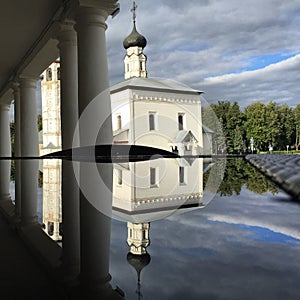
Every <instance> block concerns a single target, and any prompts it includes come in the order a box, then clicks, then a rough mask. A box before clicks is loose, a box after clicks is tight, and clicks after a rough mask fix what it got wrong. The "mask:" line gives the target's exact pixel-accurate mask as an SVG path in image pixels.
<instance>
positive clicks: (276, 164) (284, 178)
mask: <svg viewBox="0 0 300 300" xmlns="http://www.w3.org/2000/svg"><path fill="white" fill-rule="evenodd" d="M246 160H248V161H249V162H250V163H251V164H252V165H253V166H255V167H256V168H257V169H258V170H259V171H261V172H262V173H263V174H265V175H266V176H267V177H269V178H270V179H271V180H272V181H273V182H275V183H276V184H277V185H278V186H279V187H281V188H282V189H283V190H285V191H286V192H287V193H289V194H290V195H292V196H293V197H295V198H296V199H297V200H300V155H297V154H251V155H247V156H246Z"/></svg>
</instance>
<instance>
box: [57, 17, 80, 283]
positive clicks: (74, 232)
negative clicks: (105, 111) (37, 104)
mask: <svg viewBox="0 0 300 300" xmlns="http://www.w3.org/2000/svg"><path fill="white" fill-rule="evenodd" d="M73 25H74V22H72V21H68V22H65V23H63V24H62V25H61V31H60V33H59V35H58V40H59V44H58V48H59V50H60V82H61V98H60V101H61V134H62V149H68V148H71V147H72V146H73V147H74V146H78V137H75V136H74V129H75V126H76V123H77V120H78V74H77V37H76V32H75V31H74V28H73ZM73 139H74V141H73ZM62 179H63V180H62V200H63V201H62V214H63V230H64V233H63V234H64V236H63V248H62V249H63V262H62V263H63V268H64V272H65V274H64V275H65V276H66V277H68V278H75V277H76V276H77V275H78V274H79V264H80V237H79V189H78V184H77V181H76V179H75V176H74V171H73V166H72V162H70V161H65V160H64V161H63V162H62Z"/></svg>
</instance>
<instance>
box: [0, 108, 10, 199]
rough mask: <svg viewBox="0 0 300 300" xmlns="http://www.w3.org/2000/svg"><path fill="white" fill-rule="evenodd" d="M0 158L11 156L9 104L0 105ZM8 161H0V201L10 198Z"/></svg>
mask: <svg viewBox="0 0 300 300" xmlns="http://www.w3.org/2000/svg"><path fill="white" fill-rule="evenodd" d="M0 137H1V141H0V157H5V156H8V157H9V156H11V141H10V124H9V104H4V103H1V104H0ZM10 165H11V162H10V160H4V161H0V200H7V199H9V198H10V193H9V183H10Z"/></svg>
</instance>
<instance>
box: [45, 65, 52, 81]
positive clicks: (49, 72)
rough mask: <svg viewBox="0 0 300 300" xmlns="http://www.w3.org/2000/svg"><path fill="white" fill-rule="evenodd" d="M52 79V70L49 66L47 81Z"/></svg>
mask: <svg viewBox="0 0 300 300" xmlns="http://www.w3.org/2000/svg"><path fill="white" fill-rule="evenodd" d="M51 80H52V70H51V68H48V69H47V70H46V81H51Z"/></svg>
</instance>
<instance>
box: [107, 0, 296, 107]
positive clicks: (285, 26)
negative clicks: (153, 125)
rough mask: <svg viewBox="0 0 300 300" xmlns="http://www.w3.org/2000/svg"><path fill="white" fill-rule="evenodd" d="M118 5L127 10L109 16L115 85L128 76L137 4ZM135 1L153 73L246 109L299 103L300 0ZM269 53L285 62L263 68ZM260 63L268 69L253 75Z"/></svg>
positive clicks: (151, 74)
mask: <svg viewBox="0 0 300 300" xmlns="http://www.w3.org/2000/svg"><path fill="white" fill-rule="evenodd" d="M119 2H120V5H121V12H120V14H119V15H118V16H117V17H116V18H114V19H113V20H109V21H108V23H109V28H108V30H107V40H108V52H109V68H110V76H111V82H112V83H115V82H117V81H121V80H123V71H124V70H123V68H124V66H123V58H124V55H125V50H124V49H123V45H122V42H123V39H124V38H125V37H126V36H127V35H128V34H129V33H130V31H131V28H132V23H131V13H130V6H131V5H132V3H131V2H130V1H125V0H120V1H119ZM136 2H137V5H138V9H137V28H138V31H139V32H140V33H141V34H143V35H144V36H145V37H146V38H147V41H148V45H147V47H146V48H145V51H144V52H145V53H146V54H147V56H148V74H149V76H150V77H166V78H172V79H175V80H179V81H182V82H184V83H186V84H188V85H190V86H192V87H194V88H196V89H200V90H205V91H206V98H207V99H208V100H210V101H216V100H218V99H228V100H230V101H239V103H240V104H241V105H242V106H245V105H248V104H249V103H251V102H253V101H258V100H262V101H266V102H268V101H270V100H276V101H278V102H279V101H283V102H287V103H288V104H290V105H295V103H297V102H298V98H297V96H298V95H299V87H298V86H299V84H298V82H299V76H300V75H298V73H297V72H296V68H297V67H298V69H299V56H298V55H297V54H298V53H299V49H300V31H299V30H298V28H299V26H300V17H299V16H300V13H299V12H300V3H299V1H297V0H290V1H284V2H283V1H279V0H275V1H273V0H265V1H260V0H252V1H250V0H247V1H242V2H241V1H236V0H228V1H226V2H222V1H216V0H203V1H196V0H190V1H177V0H176V1H174V0H172V1H171V0H165V1H158V0H153V1H136ZM269 55H271V56H278V59H277V60H276V61H280V60H282V62H280V63H278V64H275V65H274V66H270V68H264V67H266V66H268V64H269V63H268V56H269ZM285 57H292V58H293V57H294V60H293V59H292V58H288V59H285ZM253 58H255V59H253ZM257 63H258V65H257V66H258V68H261V67H262V70H261V72H259V71H260V70H257V71H253V72H250V73H248V72H247V69H257V66H256V64H257ZM272 68H273V69H272ZM241 70H245V72H241ZM227 74H230V75H228V76H231V77H230V78H231V80H229V79H228V77H226V76H227ZM223 75H224V76H225V77H222V76H223ZM208 78H209V79H208Z"/></svg>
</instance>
